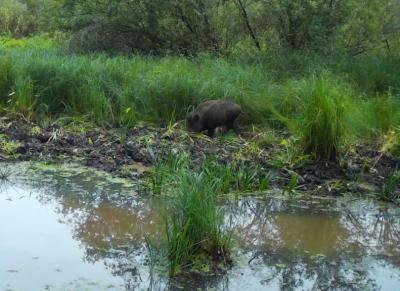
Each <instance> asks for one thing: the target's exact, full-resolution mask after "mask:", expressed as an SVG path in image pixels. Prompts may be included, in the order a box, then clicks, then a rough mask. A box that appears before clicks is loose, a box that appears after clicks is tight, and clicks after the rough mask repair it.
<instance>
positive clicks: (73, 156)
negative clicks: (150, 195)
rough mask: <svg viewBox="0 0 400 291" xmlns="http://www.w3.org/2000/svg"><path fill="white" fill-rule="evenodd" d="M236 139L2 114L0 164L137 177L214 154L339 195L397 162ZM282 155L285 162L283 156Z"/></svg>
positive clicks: (356, 151) (363, 150) (364, 150)
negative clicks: (326, 155) (323, 156)
mask: <svg viewBox="0 0 400 291" xmlns="http://www.w3.org/2000/svg"><path fill="white" fill-rule="evenodd" d="M243 136H244V139H239V138H237V137H236V136H233V135H231V136H229V135H228V136H218V137H217V138H215V139H212V140H211V139H209V138H208V137H206V136H205V135H191V134H188V133H187V132H186V131H185V130H184V128H183V127H182V125H177V126H175V127H169V128H153V127H149V126H137V127H132V128H128V129H120V128H111V127H109V128H100V127H92V126H90V125H88V124H77V123H74V122H72V121H71V122H63V123H62V124H60V123H54V124H50V125H45V126H40V125H39V124H34V123H29V122H25V121H22V120H16V119H10V118H7V117H3V118H1V119H0V161H13V160H39V161H63V162H68V161H79V162H81V163H82V164H84V165H86V166H90V167H94V168H96V169H99V170H104V171H107V172H110V173H113V174H115V175H118V176H123V177H129V178H132V179H137V178H138V177H140V175H142V174H143V172H146V171H149V170H151V166H152V165H153V164H154V163H155V162H156V161H157V160H158V159H163V158H165V157H167V156H168V155H170V154H172V155H177V154H182V153H186V154H188V155H189V156H190V157H191V160H192V162H193V166H194V167H196V166H197V165H199V164H201V162H202V161H203V160H204V158H205V157H206V156H209V155H215V156H216V157H217V158H218V161H219V162H221V163H229V162H231V161H233V160H239V161H241V162H242V164H243V166H252V165H260V166H261V167H262V168H263V169H264V170H265V171H270V172H271V173H272V174H273V180H272V185H271V186H272V187H273V188H277V189H283V188H285V187H286V185H287V184H288V183H289V181H290V180H291V179H292V177H293V176H296V177H297V181H298V183H297V184H296V189H297V190H307V191H314V192H315V193H317V194H321V195H326V194H330V195H339V194H341V193H344V192H356V193H358V194H361V195H363V194H367V193H374V192H378V191H381V189H382V186H383V184H384V182H385V177H386V176H387V175H388V173H390V172H393V171H394V170H397V169H399V168H400V160H399V159H398V158H394V157H391V156H387V155H382V154H381V153H380V152H379V151H378V150H377V149H374V148H373V147H372V148H371V147H366V146H363V145H358V146H356V147H354V148H353V150H352V151H351V152H350V153H348V154H347V155H346V156H345V157H344V158H343V159H342V161H341V163H340V165H339V164H333V163H321V162H319V163H317V162H313V161H311V160H307V159H304V160H303V161H302V162H297V163H292V164H291V163H290V161H288V160H289V159H293V157H291V158H288V157H287V156H288V155H289V154H290V153H287V151H288V148H287V146H286V147H285V146H282V142H281V141H282V140H284V134H282V135H281V136H282V137H279V138H275V139H274V140H270V141H268V142H265V141H264V140H262V141H260V136H261V134H260V132H254V131H246V130H244V134H243ZM285 159H286V160H285Z"/></svg>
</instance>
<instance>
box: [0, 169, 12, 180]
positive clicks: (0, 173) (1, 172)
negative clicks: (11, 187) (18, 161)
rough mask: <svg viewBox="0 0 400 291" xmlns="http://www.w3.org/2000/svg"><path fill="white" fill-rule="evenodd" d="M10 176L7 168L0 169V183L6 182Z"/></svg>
mask: <svg viewBox="0 0 400 291" xmlns="http://www.w3.org/2000/svg"><path fill="white" fill-rule="evenodd" d="M10 175H11V170H10V168H9V167H3V168H0V182H5V181H8V178H9V177H10Z"/></svg>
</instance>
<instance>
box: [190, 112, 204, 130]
mask: <svg viewBox="0 0 400 291" xmlns="http://www.w3.org/2000/svg"><path fill="white" fill-rule="evenodd" d="M187 126H188V130H189V131H191V132H196V133H197V132H201V131H202V130H203V126H202V124H201V122H200V116H199V115H198V114H190V115H189V116H188V117H187Z"/></svg>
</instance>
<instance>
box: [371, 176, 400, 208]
mask: <svg viewBox="0 0 400 291" xmlns="http://www.w3.org/2000/svg"><path fill="white" fill-rule="evenodd" d="M377 196H378V198H379V199H381V200H384V201H393V202H396V201H398V200H399V199H400V173H399V172H398V171H396V172H393V173H390V174H389V175H388V176H387V177H386V179H385V183H384V185H383V187H382V191H381V192H379V193H378V194H377Z"/></svg>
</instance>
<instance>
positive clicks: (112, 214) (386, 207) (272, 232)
mask: <svg viewBox="0 0 400 291" xmlns="http://www.w3.org/2000/svg"><path fill="white" fill-rule="evenodd" d="M0 166H1V168H3V169H5V168H7V169H9V170H10V171H11V176H10V177H9V179H8V180H7V181H4V182H2V183H1V184H0V289H1V290H148V289H151V290H165V289H169V290H320V289H330V290H334V289H337V290H343V289H345V290H352V289H353V290H359V289H362V290H399V289H400V244H399V242H400V210H399V209H398V207H396V206H394V205H390V204H381V203H377V202H373V201H369V200H363V199H355V198H354V197H352V198H340V199H328V198H316V197H305V196H296V197H293V198H289V197H270V196H268V195H261V196H264V197H246V198H240V199H239V198H237V199H233V198H231V199H226V200H223V201H220V207H221V208H222V209H223V210H224V212H225V222H226V227H227V228H230V229H231V231H232V235H233V238H234V242H235V245H234V254H233V257H234V262H235V263H234V266H233V267H232V268H231V269H230V270H229V271H228V272H227V273H226V274H210V275H204V274H203V275H200V274H198V275H195V274H192V275H190V276H188V275H186V276H182V277H177V278H174V279H168V277H167V276H165V273H163V272H160V271H159V269H158V268H155V270H154V268H151V267H150V266H151V263H150V262H151V260H150V257H149V255H148V254H149V250H148V247H147V243H146V241H148V240H150V241H161V240H162V237H163V230H164V224H163V219H162V217H163V216H162V214H161V213H162V209H163V207H162V205H163V201H162V200H161V199H160V198H158V199H157V198H154V197H152V196H151V195H148V194H141V191H140V188H139V187H138V186H137V185H136V184H134V183H131V182H128V181H125V180H122V179H116V178H112V177H110V176H108V175H106V174H104V173H99V172H96V171H94V170H92V169H84V168H79V167H76V166H73V165H69V166H63V165H59V166H51V165H49V166H43V165H38V164H34V163H18V164H12V165H6V164H0ZM164 199H167V198H164ZM151 270H153V271H152V272H151Z"/></svg>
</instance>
